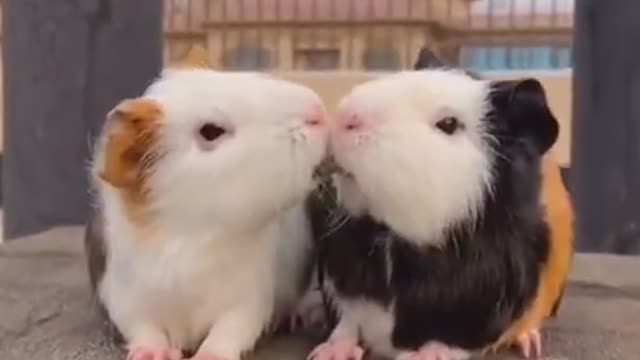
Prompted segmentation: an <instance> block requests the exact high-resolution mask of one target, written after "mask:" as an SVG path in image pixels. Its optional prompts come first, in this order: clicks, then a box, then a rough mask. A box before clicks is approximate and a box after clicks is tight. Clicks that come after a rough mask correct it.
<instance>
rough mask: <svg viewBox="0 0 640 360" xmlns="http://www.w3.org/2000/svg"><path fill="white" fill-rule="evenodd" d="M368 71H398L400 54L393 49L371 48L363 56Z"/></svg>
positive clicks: (363, 62)
mask: <svg viewBox="0 0 640 360" xmlns="http://www.w3.org/2000/svg"><path fill="white" fill-rule="evenodd" d="M362 64H363V65H364V68H365V69H367V70H397V69H399V68H400V58H399V57H398V53H397V52H396V51H395V50H394V49H391V48H370V49H367V50H366V51H365V52H364V54H363V55H362Z"/></svg>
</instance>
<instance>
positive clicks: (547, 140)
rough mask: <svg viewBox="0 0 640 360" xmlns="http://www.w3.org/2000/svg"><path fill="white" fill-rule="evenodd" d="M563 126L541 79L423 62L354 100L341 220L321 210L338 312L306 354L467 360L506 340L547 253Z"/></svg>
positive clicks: (346, 130)
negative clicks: (548, 197)
mask: <svg viewBox="0 0 640 360" xmlns="http://www.w3.org/2000/svg"><path fill="white" fill-rule="evenodd" d="M558 132H559V126H558V122H557V121H556V119H555V117H554V116H553V115H552V113H551V111H550V109H549V107H548V105H547V101H546V98H545V92H544V90H543V87H542V86H541V84H540V83H539V82H538V81H536V80H534V79H524V80H514V81H488V80H481V79H477V78H474V77H472V76H470V75H469V74H467V73H464V72H462V71H459V70H448V69H426V70H421V71H405V72H400V73H397V74H393V75H388V76H383V77H380V78H378V79H375V80H372V81H369V82H366V83H364V84H362V85H359V86H356V87H355V88H354V89H353V90H352V91H351V92H350V93H349V94H348V95H347V96H345V97H344V98H343V100H342V101H341V103H340V105H339V107H338V109H337V112H336V115H335V123H334V124H333V126H332V129H331V132H330V139H329V143H330V152H331V153H332V154H333V157H334V158H335V162H336V163H337V165H338V167H339V168H340V171H339V172H338V173H337V174H336V175H334V179H333V185H334V186H335V189H336V192H337V203H338V209H337V210H335V211H333V212H332V213H333V214H334V216H335V214H340V213H342V214H343V217H342V221H340V220H339V221H335V222H334V223H333V224H329V222H330V221H331V220H334V219H331V218H330V216H320V215H322V213H320V212H317V213H316V215H315V216H314V223H315V227H316V228H317V229H322V228H326V229H328V231H327V233H326V235H325V236H324V237H323V238H322V239H321V240H320V241H319V256H320V261H321V262H320V263H321V266H322V270H323V272H322V274H323V277H324V282H325V284H326V285H327V288H328V292H329V294H330V297H331V299H332V302H333V304H334V305H335V308H336V310H337V313H338V319H337V325H336V327H335V328H334V329H333V331H332V333H331V335H330V337H329V339H328V340H327V341H326V342H325V343H323V344H321V345H319V346H318V347H317V348H316V349H315V350H314V351H313V352H312V353H311V355H310V358H311V359H315V360H331V359H359V358H360V357H361V356H362V354H363V350H369V351H371V352H372V353H374V354H377V355H382V356H385V357H391V358H395V359H403V360H404V359H415V360H458V359H466V358H468V357H469V356H470V354H471V353H473V352H476V351H478V352H484V351H486V350H488V349H490V348H493V347H494V346H495V345H496V344H497V343H501V342H505V341H506V340H508V339H504V338H503V335H504V334H506V333H512V332H513V331H512V330H510V329H512V326H513V325H514V324H516V323H517V322H518V321H519V319H521V318H522V316H524V314H525V313H526V312H527V310H528V309H529V308H530V307H531V305H532V303H533V302H534V299H535V298H536V294H537V291H538V287H539V284H540V282H541V281H542V280H541V276H542V275H541V274H542V272H543V269H544V267H545V264H546V263H547V261H548V259H549V258H550V257H549V256H550V255H549V254H550V230H549V226H548V223H547V221H546V220H545V216H544V213H543V209H542V206H541V159H542V157H543V155H544V154H545V152H547V150H548V149H550V147H551V146H552V145H553V144H554V142H555V141H556V138H557V136H558ZM319 214H320V215H319ZM337 216H340V215H337ZM536 330H537V329H535V328H531V329H530V328H522V331H523V333H518V334H513V335H514V336H517V337H521V338H523V339H524V340H526V341H534V342H535V341H536V339H530V337H532V336H535V335H536V334H537V332H536ZM361 346H362V347H361Z"/></svg>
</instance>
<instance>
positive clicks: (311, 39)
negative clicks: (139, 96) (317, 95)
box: [164, 0, 574, 71]
mask: <svg viewBox="0 0 640 360" xmlns="http://www.w3.org/2000/svg"><path fill="white" fill-rule="evenodd" d="M573 5H574V0H165V19H164V24H165V39H166V40H165V44H166V46H165V60H166V61H171V60H173V59H178V58H181V57H182V56H183V55H184V54H185V53H186V51H188V49H190V48H191V46H193V45H194V44H200V45H202V46H204V47H205V48H206V49H207V50H208V51H209V54H210V59H211V62H212V64H211V65H212V66H214V67H218V68H225V69H234V70H276V71H289V70H376V71H387V70H397V69H401V68H407V67H410V66H411V65H412V64H413V62H414V61H415V57H416V55H417V53H418V51H419V49H420V48H421V47H423V46H428V47H429V48H431V49H432V50H433V51H434V52H436V53H439V54H440V55H441V56H442V57H444V58H446V59H447V60H449V61H451V62H453V63H456V64H461V65H463V66H466V67H470V68H474V69H477V70H506V69H516V70H522V69H557V68H566V67H570V65H571V32H572V28H573Z"/></svg>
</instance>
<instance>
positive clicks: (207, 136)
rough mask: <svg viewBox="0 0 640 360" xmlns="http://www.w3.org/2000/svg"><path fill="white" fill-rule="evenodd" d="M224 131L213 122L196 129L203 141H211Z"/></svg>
mask: <svg viewBox="0 0 640 360" xmlns="http://www.w3.org/2000/svg"><path fill="white" fill-rule="evenodd" d="M224 132H225V131H224V129H223V128H221V127H219V126H217V125H215V124H213V123H206V124H204V125H202V126H201V127H200V130H198V133H199V134H200V136H201V137H202V139H204V140H205V141H213V140H215V139H217V138H218V137H220V135H222V134H224Z"/></svg>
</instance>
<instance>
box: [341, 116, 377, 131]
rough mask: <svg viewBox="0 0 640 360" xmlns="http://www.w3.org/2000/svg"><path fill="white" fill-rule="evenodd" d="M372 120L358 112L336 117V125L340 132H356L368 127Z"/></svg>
mask: <svg viewBox="0 0 640 360" xmlns="http://www.w3.org/2000/svg"><path fill="white" fill-rule="evenodd" d="M369 123H371V120H370V119H369V118H368V117H366V116H364V115H362V114H358V113H356V112H345V113H341V114H338V115H337V116H336V125H337V127H338V130H339V131H346V132H356V131H360V130H362V129H364V128H366V127H367V125H368V124H369Z"/></svg>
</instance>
